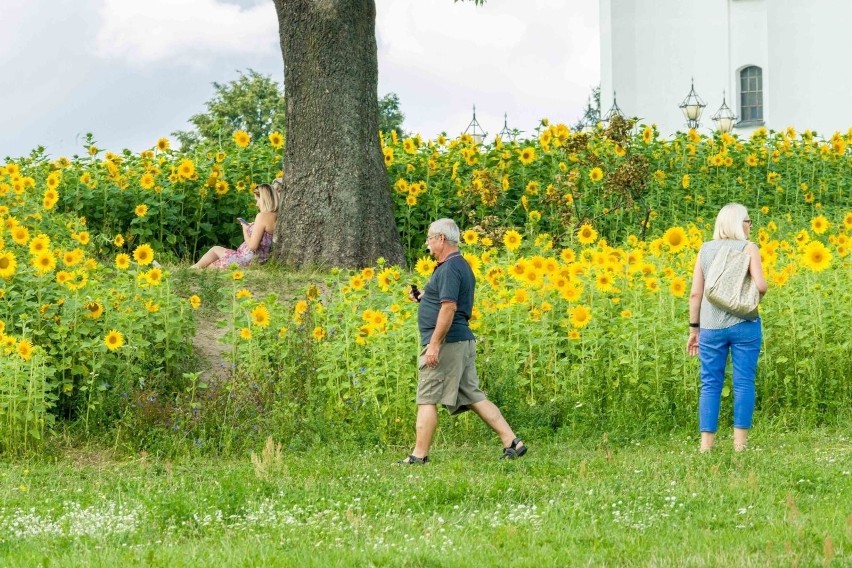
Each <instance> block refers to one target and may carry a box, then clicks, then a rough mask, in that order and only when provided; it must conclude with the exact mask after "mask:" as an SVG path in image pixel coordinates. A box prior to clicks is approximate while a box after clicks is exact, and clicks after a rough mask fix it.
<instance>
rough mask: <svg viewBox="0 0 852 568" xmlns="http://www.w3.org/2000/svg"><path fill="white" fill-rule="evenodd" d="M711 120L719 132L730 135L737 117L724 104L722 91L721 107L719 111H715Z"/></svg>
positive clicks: (723, 92)
mask: <svg viewBox="0 0 852 568" xmlns="http://www.w3.org/2000/svg"><path fill="white" fill-rule="evenodd" d="M712 118H713V122H715V123H716V128H718V129H719V132H724V133H730V132H731V130H733V128H734V121H736V120H737V115H735V114H734V111H732V110H731V109H730V108H729V107H728V105H727V104H726V103H725V91H722V106H720V107H719V110H717V111H716V114H714V115H713V117H712Z"/></svg>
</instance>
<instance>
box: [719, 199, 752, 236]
mask: <svg viewBox="0 0 852 568" xmlns="http://www.w3.org/2000/svg"><path fill="white" fill-rule="evenodd" d="M747 218H748V209H746V208H745V205H741V204H739V203H728V204H727V205H725V206H724V207H722V209H720V210H719V214H718V215H716V226H715V227H714V228H713V238H714V239H735V240H738V241H744V240H746V234H745V230H743V221H745V220H746V219H747Z"/></svg>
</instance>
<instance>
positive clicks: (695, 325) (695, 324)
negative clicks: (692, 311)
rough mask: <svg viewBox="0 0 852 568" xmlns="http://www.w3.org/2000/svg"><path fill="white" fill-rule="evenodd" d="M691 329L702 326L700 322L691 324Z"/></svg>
mask: <svg viewBox="0 0 852 568" xmlns="http://www.w3.org/2000/svg"><path fill="white" fill-rule="evenodd" d="M689 327H701V324H700V323H698V322H689Z"/></svg>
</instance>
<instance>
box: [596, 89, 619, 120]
mask: <svg viewBox="0 0 852 568" xmlns="http://www.w3.org/2000/svg"><path fill="white" fill-rule="evenodd" d="M615 116H620V117H621V118H624V113H623V112H621V109H620V108H619V107H618V102H617V101H616V100H615V91H613V92H612V106H611V107H609V110H608V111H606V114H605V115H604V117H603V120H602V121H601V122H603V123H604V126H606V125H607V124H609V121H610V120H612V118H613V117H615Z"/></svg>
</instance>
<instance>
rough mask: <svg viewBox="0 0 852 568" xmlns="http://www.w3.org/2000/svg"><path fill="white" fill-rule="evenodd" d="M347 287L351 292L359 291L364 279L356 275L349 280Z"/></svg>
mask: <svg viewBox="0 0 852 568" xmlns="http://www.w3.org/2000/svg"><path fill="white" fill-rule="evenodd" d="M349 286H350V287H351V288H352V289H353V290H361V289H363V288H364V277H363V276H361V274H356V275H354V276H353V277H352V278H350V279H349Z"/></svg>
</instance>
